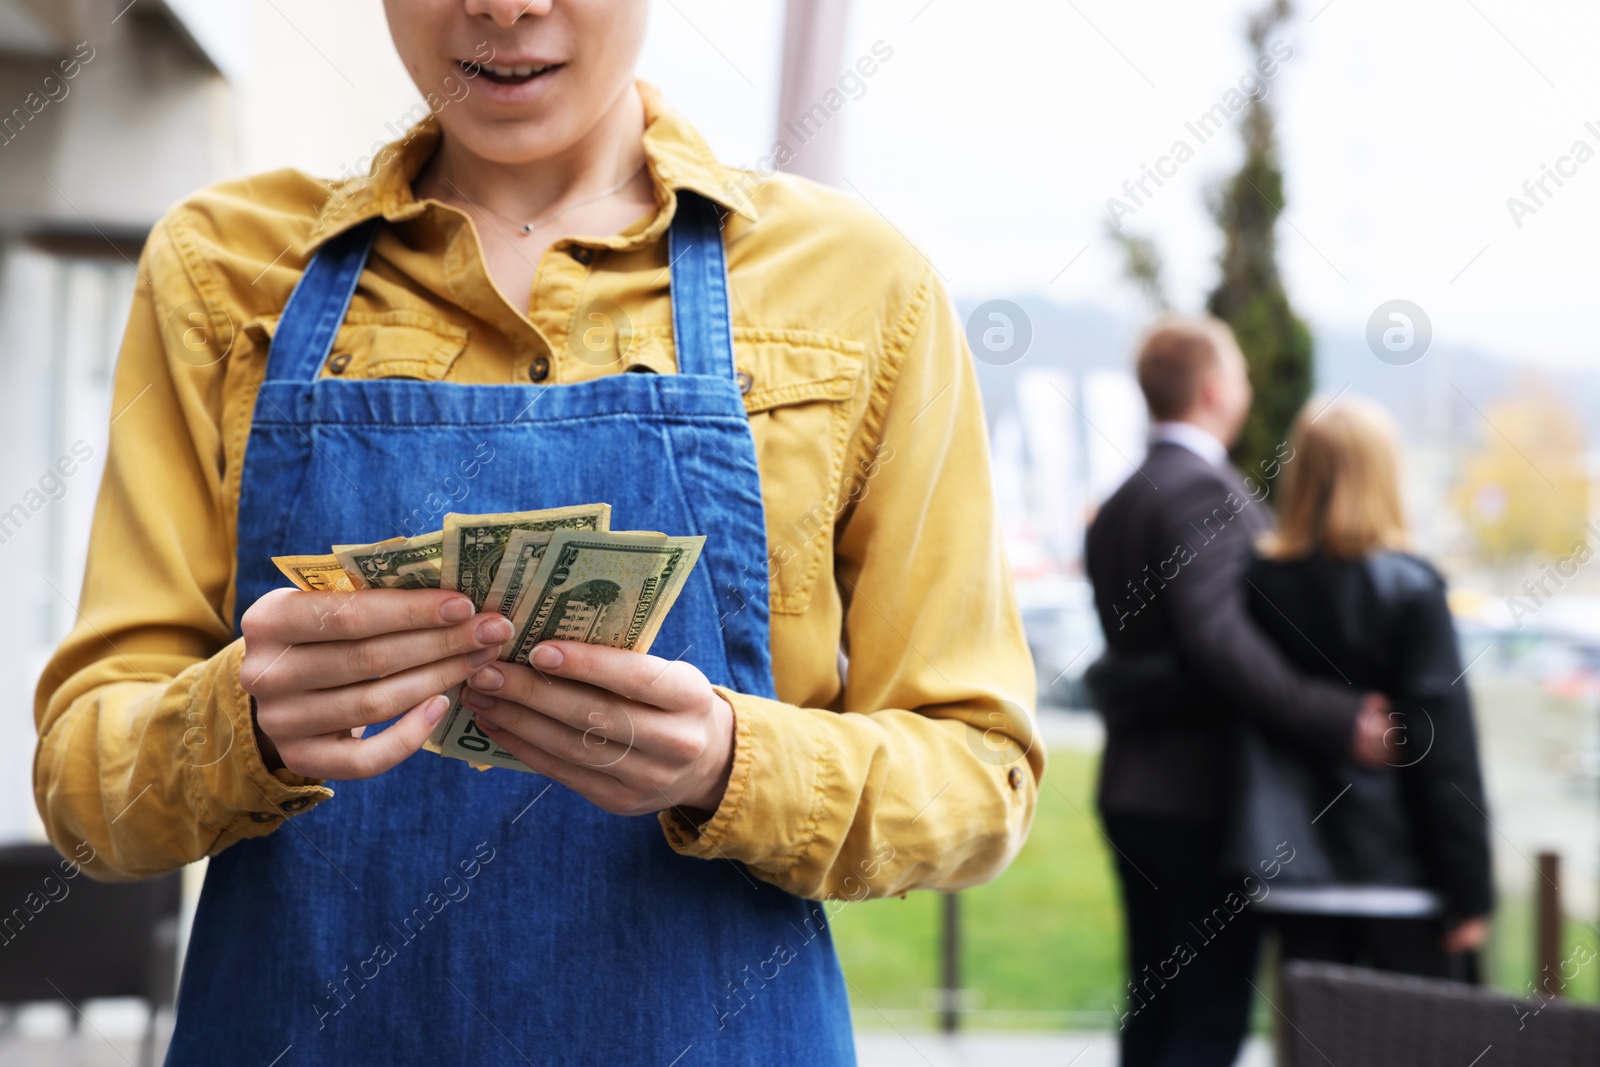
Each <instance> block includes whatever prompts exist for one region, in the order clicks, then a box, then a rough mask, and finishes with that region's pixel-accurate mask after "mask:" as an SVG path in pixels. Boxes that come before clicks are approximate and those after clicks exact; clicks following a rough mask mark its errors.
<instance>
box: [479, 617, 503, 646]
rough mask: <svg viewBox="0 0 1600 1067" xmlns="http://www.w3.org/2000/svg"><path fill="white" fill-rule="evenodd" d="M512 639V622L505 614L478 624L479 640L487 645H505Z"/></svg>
mask: <svg viewBox="0 0 1600 1067" xmlns="http://www.w3.org/2000/svg"><path fill="white" fill-rule="evenodd" d="M510 639H511V623H510V621H509V620H507V619H506V618H505V617H504V616H503V615H496V616H494V617H493V618H491V619H484V620H483V621H482V622H480V623H479V624H478V640H479V641H480V642H482V643H483V644H486V645H503V644H505V643H506V642H507V641H509V640H510Z"/></svg>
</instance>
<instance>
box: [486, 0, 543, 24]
mask: <svg viewBox="0 0 1600 1067" xmlns="http://www.w3.org/2000/svg"><path fill="white" fill-rule="evenodd" d="M466 2H467V14H469V15H488V16H489V17H490V18H492V19H494V21H495V25H497V26H511V25H512V24H514V23H515V22H516V21H517V20H518V19H520V18H522V17H523V16H524V15H532V16H535V17H537V16H539V15H548V14H550V8H551V7H552V6H554V3H555V0H466Z"/></svg>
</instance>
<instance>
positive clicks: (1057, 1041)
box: [856, 1031, 1272, 1067]
mask: <svg viewBox="0 0 1600 1067" xmlns="http://www.w3.org/2000/svg"><path fill="white" fill-rule="evenodd" d="M856 1056H857V1057H858V1058H859V1059H860V1061H861V1063H860V1067H1036V1065H1037V1067H1116V1063H1117V1041H1116V1037H1115V1036H1114V1035H1112V1034H1089V1033H1042V1034H987V1033H973V1034H961V1035H959V1036H957V1037H954V1038H950V1037H945V1036H944V1035H942V1034H929V1033H916V1032H906V1033H903V1034H897V1033H894V1032H892V1031H891V1032H887V1033H883V1032H872V1033H858V1034H857V1035H856ZM1271 1064H1272V1053H1271V1049H1270V1046H1268V1044H1267V1042H1266V1041H1265V1040H1263V1039H1261V1038H1253V1039H1252V1040H1251V1041H1250V1044H1249V1046H1248V1047H1247V1048H1246V1049H1245V1052H1244V1055H1242V1056H1240V1057H1239V1061H1238V1063H1237V1064H1236V1065H1235V1067H1271Z"/></svg>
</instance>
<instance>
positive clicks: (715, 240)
mask: <svg viewBox="0 0 1600 1067" xmlns="http://www.w3.org/2000/svg"><path fill="white" fill-rule="evenodd" d="M667 260H668V262H669V263H670V264H671V268H670V269H671V271H672V337H673V344H674V346H675V347H676V348H677V351H678V373H679V374H701V375H707V376H711V377H716V378H724V379H728V380H732V378H733V371H734V363H733V320H732V317H731V314H730V311H729V306H728V262H727V256H726V253H725V252H724V251H723V247H722V213H721V211H720V210H719V209H718V208H717V205H716V204H714V203H712V202H711V201H710V200H707V199H706V198H705V197H703V196H700V195H699V194H698V193H692V192H689V191H688V190H685V189H680V190H678V210H677V214H676V215H674V216H673V219H672V225H671V227H670V228H669V229H668V231H667Z"/></svg>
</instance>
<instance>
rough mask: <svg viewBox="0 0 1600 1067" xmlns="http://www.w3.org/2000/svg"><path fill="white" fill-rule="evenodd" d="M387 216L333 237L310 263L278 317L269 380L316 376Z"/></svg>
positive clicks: (269, 362) (269, 353) (268, 373)
mask: <svg viewBox="0 0 1600 1067" xmlns="http://www.w3.org/2000/svg"><path fill="white" fill-rule="evenodd" d="M382 225H383V218H382V217H381V216H379V217H377V218H371V219H368V220H367V221H366V222H363V223H361V224H360V225H359V226H352V227H351V228H350V229H348V230H345V231H344V232H343V233H341V234H338V235H336V236H334V237H331V238H329V239H328V241H327V243H325V244H324V245H323V246H322V247H321V248H319V249H317V252H316V254H315V255H313V256H312V257H311V262H310V263H308V264H306V269H305V271H304V273H302V274H301V275H300V281H299V282H297V283H296V284H295V287H294V292H293V293H291V294H290V296H289V303H288V306H286V307H285V308H284V309H283V314H282V316H280V317H279V319H278V328H277V330H276V331H275V332H274V333H273V335H272V347H271V348H270V349H269V350H268V353H267V380H269V381H286V380H287V381H304V380H306V379H311V378H315V377H317V375H318V373H319V372H320V370H321V368H322V364H323V361H324V360H326V359H327V358H328V350H329V349H331V348H332V347H333V338H334V335H335V334H337V333H338V332H339V326H340V324H341V323H343V322H344V317H345V312H346V311H347V310H348V309H349V307H350V298H351V297H353V296H355V292H356V282H357V281H358V280H359V279H360V278H361V271H362V269H363V268H364V267H365V266H366V265H367V256H368V255H369V254H370V253H371V252H372V243H373V242H374V241H375V240H377V237H378V228H379V227H380V226H382Z"/></svg>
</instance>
